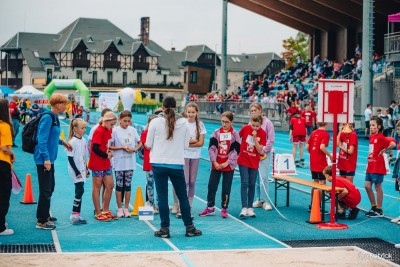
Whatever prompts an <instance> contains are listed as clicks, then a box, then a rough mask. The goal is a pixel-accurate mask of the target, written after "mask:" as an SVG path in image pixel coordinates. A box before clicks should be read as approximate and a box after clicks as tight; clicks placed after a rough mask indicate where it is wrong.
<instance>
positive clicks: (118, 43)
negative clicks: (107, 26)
mask: <svg viewBox="0 0 400 267" xmlns="http://www.w3.org/2000/svg"><path fill="white" fill-rule="evenodd" d="M117 45H124V43H123V42H122V39H121V38H120V37H117Z"/></svg>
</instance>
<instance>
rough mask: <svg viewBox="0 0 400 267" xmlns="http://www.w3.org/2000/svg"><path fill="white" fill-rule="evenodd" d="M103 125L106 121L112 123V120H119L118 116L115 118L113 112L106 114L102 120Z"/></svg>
mask: <svg viewBox="0 0 400 267" xmlns="http://www.w3.org/2000/svg"><path fill="white" fill-rule="evenodd" d="M102 119H103V120H102V123H104V122H106V121H112V120H117V116H115V114H114V112H112V111H108V112H106V113H105V114H104V116H103V118H102Z"/></svg>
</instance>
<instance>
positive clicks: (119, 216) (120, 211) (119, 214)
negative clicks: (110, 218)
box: [117, 208, 124, 218]
mask: <svg viewBox="0 0 400 267" xmlns="http://www.w3.org/2000/svg"><path fill="white" fill-rule="evenodd" d="M117 217H118V218H121V217H124V210H123V209H122V208H120V209H118V211H117Z"/></svg>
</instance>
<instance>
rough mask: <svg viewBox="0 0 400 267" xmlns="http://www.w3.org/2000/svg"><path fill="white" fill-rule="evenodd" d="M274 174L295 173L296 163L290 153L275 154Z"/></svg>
mask: <svg viewBox="0 0 400 267" xmlns="http://www.w3.org/2000/svg"><path fill="white" fill-rule="evenodd" d="M274 169H275V170H274V171H275V174H285V175H296V174H297V173H296V165H295V164H294V159H293V155H292V154H276V157H275V161H274Z"/></svg>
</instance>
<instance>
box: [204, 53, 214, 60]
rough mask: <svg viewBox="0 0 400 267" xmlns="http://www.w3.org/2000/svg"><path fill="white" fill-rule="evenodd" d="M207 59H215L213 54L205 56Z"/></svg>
mask: <svg viewBox="0 0 400 267" xmlns="http://www.w3.org/2000/svg"><path fill="white" fill-rule="evenodd" d="M205 58H206V59H208V60H211V59H212V58H213V55H212V54H205Z"/></svg>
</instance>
